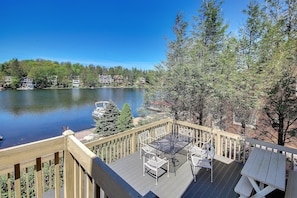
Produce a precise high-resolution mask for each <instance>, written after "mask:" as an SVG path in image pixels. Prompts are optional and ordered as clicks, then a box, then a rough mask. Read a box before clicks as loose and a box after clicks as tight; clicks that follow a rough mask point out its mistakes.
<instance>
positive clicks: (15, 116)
mask: <svg viewBox="0 0 297 198" xmlns="http://www.w3.org/2000/svg"><path fill="white" fill-rule="evenodd" d="M143 93H144V89H133V88H99V89H63V90H62V89H59V90H30V91H29V90H28V91H15V90H8V91H0V135H1V136H3V137H4V139H3V140H2V141H0V149H1V148H6V147H10V146H15V145H19V144H24V143H28V142H32V141H37V140H40V139H45V138H49V137H54V136H59V135H61V134H62V133H63V126H68V127H69V128H70V129H71V130H73V131H74V132H76V131H80V130H84V129H88V128H91V127H94V124H95V122H94V121H93V119H92V115H91V114H92V111H93V110H94V108H95V106H94V103H95V102H96V101H99V100H112V101H113V102H114V103H115V104H117V106H118V107H119V109H122V106H123V105H124V104H125V103H128V104H129V105H130V107H131V109H132V113H133V116H134V117H137V115H138V112H137V109H138V108H140V107H141V106H142V104H143Z"/></svg>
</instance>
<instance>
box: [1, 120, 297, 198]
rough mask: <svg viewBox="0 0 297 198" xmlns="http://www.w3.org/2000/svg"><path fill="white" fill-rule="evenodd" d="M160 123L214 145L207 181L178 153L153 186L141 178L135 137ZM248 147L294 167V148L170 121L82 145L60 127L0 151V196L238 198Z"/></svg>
mask: <svg viewBox="0 0 297 198" xmlns="http://www.w3.org/2000/svg"><path fill="white" fill-rule="evenodd" d="M161 127H162V128H165V129H166V132H167V133H171V132H172V130H177V131H178V130H181V129H187V130H191V131H192V132H193V138H194V139H193V144H195V145H197V146H202V144H201V142H205V141H210V142H211V143H212V144H213V145H214V147H215V160H214V179H213V182H212V183H211V181H210V179H209V175H210V174H209V172H208V171H204V170H200V171H199V172H198V175H197V182H194V181H193V175H192V171H191V166H190V165H189V163H188V162H187V160H183V161H182V158H183V159H185V158H184V157H185V155H184V154H183V153H181V154H180V156H181V158H176V160H178V161H175V162H178V165H177V166H178V167H177V169H176V172H175V173H174V172H170V176H169V177H167V176H166V175H163V176H161V177H159V179H158V185H156V184H155V178H154V177H151V176H150V175H148V174H146V175H145V176H143V173H142V159H141V158H140V155H139V151H140V149H141V147H140V144H139V142H138V139H139V138H138V136H139V134H141V133H143V132H145V131H148V132H150V133H151V134H152V135H155V134H154V133H155V131H156V130H157V129H158V128H161ZM254 148H261V149H264V150H270V151H274V152H275V153H281V154H282V155H284V156H285V157H286V159H287V169H286V170H287V173H290V170H296V158H297V150H296V149H293V148H288V147H283V146H279V145H275V144H271V143H268V142H263V141H259V140H255V139H249V138H245V137H242V136H240V135H237V134H233V133H229V132H226V131H220V130H215V129H211V128H208V127H205V126H199V125H196V124H191V123H187V122H181V121H174V122H173V120H172V119H164V120H160V121H157V122H154V123H150V124H147V125H144V126H141V127H137V128H133V129H131V130H128V131H125V132H122V133H119V134H115V135H112V136H108V137H106V138H102V139H97V140H92V141H90V142H86V143H84V144H83V143H82V142H80V141H79V140H78V139H76V138H75V136H74V134H73V132H72V131H71V130H66V131H64V133H63V135H61V136H58V137H54V138H49V139H44V140H41V141H37V142H32V143H29V144H24V145H20V146H15V147H11V148H7V149H1V150H0V175H1V178H2V179H1V180H0V197H11V196H14V197H24V196H27V197H29V196H30V197H238V196H239V195H238V194H237V193H236V192H234V188H235V186H236V185H237V184H238V181H239V179H240V178H241V170H242V167H243V166H244V164H245V162H246V160H247V159H248V158H249V154H250V153H251V151H252V150H253V149H254ZM24 153H25V154H24ZM276 174H277V173H275V176H276ZM241 188H243V186H242V187H241ZM290 189H291V188H289V187H286V189H283V191H281V190H275V191H273V192H272V193H271V194H269V197H273V196H275V197H284V196H285V191H287V190H288V191H289V190H290Z"/></svg>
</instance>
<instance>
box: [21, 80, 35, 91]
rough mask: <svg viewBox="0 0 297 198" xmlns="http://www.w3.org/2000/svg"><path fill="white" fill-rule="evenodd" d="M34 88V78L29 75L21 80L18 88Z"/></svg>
mask: <svg viewBox="0 0 297 198" xmlns="http://www.w3.org/2000/svg"><path fill="white" fill-rule="evenodd" d="M32 89H34V84H33V80H32V79H30V78H28V77H23V78H22V79H21V81H20V87H19V88H18V90H32Z"/></svg>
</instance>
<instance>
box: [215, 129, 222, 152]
mask: <svg viewBox="0 0 297 198" xmlns="http://www.w3.org/2000/svg"><path fill="white" fill-rule="evenodd" d="M216 133H217V141H216V145H215V148H216V154H217V155H221V131H220V130H216Z"/></svg>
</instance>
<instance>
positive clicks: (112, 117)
mask: <svg viewBox="0 0 297 198" xmlns="http://www.w3.org/2000/svg"><path fill="white" fill-rule="evenodd" d="M119 116H120V110H119V109H118V107H117V106H116V105H115V104H114V102H113V101H109V104H108V105H107V107H106V108H105V112H104V113H103V115H102V116H100V117H99V119H98V120H97V121H96V129H95V133H98V134H99V135H102V136H109V135H113V134H116V133H118V130H117V121H118V118H119Z"/></svg>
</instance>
